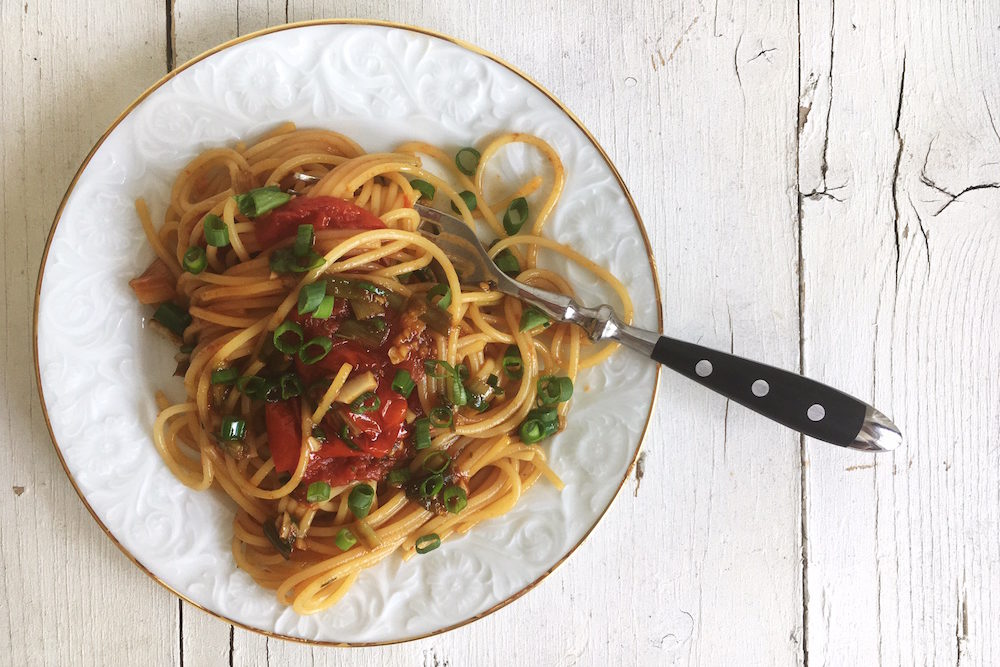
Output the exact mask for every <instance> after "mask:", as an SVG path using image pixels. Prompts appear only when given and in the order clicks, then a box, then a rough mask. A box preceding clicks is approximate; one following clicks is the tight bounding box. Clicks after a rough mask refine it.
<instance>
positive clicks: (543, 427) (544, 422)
mask: <svg viewBox="0 0 1000 667" xmlns="http://www.w3.org/2000/svg"><path fill="white" fill-rule="evenodd" d="M558 430H559V413H557V412H556V410H555V408H539V409H536V410H532V411H531V412H529V413H528V415H527V418H526V419H525V420H524V422H522V423H521V426H520V428H519V429H518V435H520V436H521V442H523V443H524V444H526V445H533V444H535V443H536V442H538V441H539V440H542V439H543V438H547V437H549V436H550V435H552V434H553V433H555V432H556V431H558Z"/></svg>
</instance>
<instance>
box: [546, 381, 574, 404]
mask: <svg viewBox="0 0 1000 667" xmlns="http://www.w3.org/2000/svg"><path fill="white" fill-rule="evenodd" d="M537 386H538V400H539V401H541V403H542V405H555V404H556V403H565V402H566V401H568V400H569V399H570V398H572V396H573V381H572V380H570V379H569V378H568V377H556V376H555V375H545V376H543V377H540V378H538V385H537Z"/></svg>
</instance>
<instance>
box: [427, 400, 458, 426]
mask: <svg viewBox="0 0 1000 667" xmlns="http://www.w3.org/2000/svg"><path fill="white" fill-rule="evenodd" d="M428 416H429V417H430V420H431V426H433V427H434V428H449V427H450V426H451V423H452V421H453V420H454V416H453V415H452V413H451V410H449V409H448V408H446V407H444V406H443V405H439V406H437V407H434V408H431V412H430V415H428Z"/></svg>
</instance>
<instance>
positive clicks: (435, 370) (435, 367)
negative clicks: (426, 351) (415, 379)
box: [424, 359, 455, 380]
mask: <svg viewBox="0 0 1000 667" xmlns="http://www.w3.org/2000/svg"><path fill="white" fill-rule="evenodd" d="M424 370H425V371H427V376H428V377H432V378H434V379H435V380H442V379H444V378H446V377H451V376H452V375H454V374H455V369H454V368H452V367H451V364H449V363H448V362H447V361H441V360H440V359H426V360H424Z"/></svg>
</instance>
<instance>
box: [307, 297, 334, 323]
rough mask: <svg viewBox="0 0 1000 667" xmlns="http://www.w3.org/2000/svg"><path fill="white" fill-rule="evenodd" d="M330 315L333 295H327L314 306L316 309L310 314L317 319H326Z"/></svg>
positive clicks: (331, 313)
mask: <svg viewBox="0 0 1000 667" xmlns="http://www.w3.org/2000/svg"><path fill="white" fill-rule="evenodd" d="M331 315H333V297H332V296H329V295H327V296H324V297H323V300H322V301H320V302H319V305H318V306H316V310H314V311H313V313H312V316H313V317H315V318H316V319H317V320H328V319H330V316H331Z"/></svg>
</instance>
